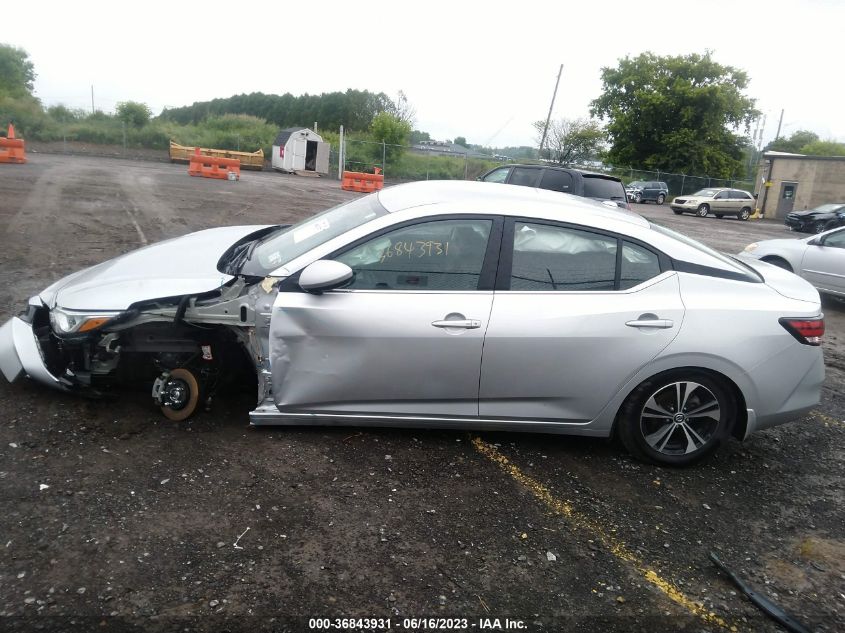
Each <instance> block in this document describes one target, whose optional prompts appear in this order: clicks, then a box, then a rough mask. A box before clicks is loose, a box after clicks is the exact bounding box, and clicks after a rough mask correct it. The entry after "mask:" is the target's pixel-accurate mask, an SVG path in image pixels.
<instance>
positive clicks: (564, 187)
mask: <svg viewBox="0 0 845 633" xmlns="http://www.w3.org/2000/svg"><path fill="white" fill-rule="evenodd" d="M479 180H483V181H484V182H500V183H503V184H508V185H523V186H524V187H539V188H540V189H551V190H552V191H562V192H563V193H571V194H572V195H575V196H583V197H584V198H592V199H593V200H600V201H603V200H610V201H612V202H614V203H616V205H617V206H619V207H622V208H623V209H628V208H629V207H628V197H627V195H626V194H625V186H624V185H623V184H622V181H621V180H619V178H616V177H615V176H608V175H607V174H594V173H591V172H588V171H581V170H580V169H570V168H568V167H547V166H545V165H506V166H504V167H496V168H495V169H491V170H490V171H488V172H487V173H486V174H484V175H483V176H481V177H480V178H479Z"/></svg>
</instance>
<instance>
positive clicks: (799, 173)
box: [757, 151, 845, 218]
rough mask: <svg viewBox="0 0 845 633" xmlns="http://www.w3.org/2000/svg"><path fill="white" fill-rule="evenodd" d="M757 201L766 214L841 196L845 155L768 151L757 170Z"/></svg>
mask: <svg viewBox="0 0 845 633" xmlns="http://www.w3.org/2000/svg"><path fill="white" fill-rule="evenodd" d="M757 184H758V187H757V193H758V194H759V195H758V196H757V204H758V206H759V209H760V211H762V212H763V213H764V214H765V216H766V217H767V218H783V217H785V216H786V214H787V213H789V212H790V211H793V210H795V211H799V210H804V209H812V208H815V207H817V206H819V205H820V204H825V203H828V202H841V201H842V200H845V156H805V155H804V154H788V153H786V152H775V151H770V152H766V153H765V154H763V162H762V164H761V165H760V169H759V171H758V173H757Z"/></svg>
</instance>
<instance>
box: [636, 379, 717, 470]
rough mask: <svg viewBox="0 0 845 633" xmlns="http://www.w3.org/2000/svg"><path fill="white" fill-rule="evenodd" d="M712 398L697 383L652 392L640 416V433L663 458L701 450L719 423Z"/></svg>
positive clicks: (715, 403) (687, 382) (665, 387)
mask: <svg viewBox="0 0 845 633" xmlns="http://www.w3.org/2000/svg"><path fill="white" fill-rule="evenodd" d="M721 417H722V415H721V406H720V405H719V400H718V398H716V396H715V394H714V393H713V392H712V391H710V389H708V388H707V387H705V386H704V385H702V384H699V383H697V382H692V381H680V382H673V383H671V384H668V385H666V386H664V387H661V388H660V389H658V390H657V391H655V392H654V393H653V394H652V395H651V397H650V398H649V399H648V400H646V403H645V405H644V406H643V409H642V412H641V413H640V432H641V433H642V435H643V439H644V440H645V442H646V444H648V445H649V446H650V447H651V448H652V449H654V450H655V451H657V452H658V453H661V454H663V455H689V454H690V453H694V452H696V451H698V450H700V449H701V448H702V447H703V446H705V445H706V444H707V443H708V442H709V441H710V440H711V439H712V438H713V435H714V434H715V433H716V430H717V429H718V427H719V422H720V421H721Z"/></svg>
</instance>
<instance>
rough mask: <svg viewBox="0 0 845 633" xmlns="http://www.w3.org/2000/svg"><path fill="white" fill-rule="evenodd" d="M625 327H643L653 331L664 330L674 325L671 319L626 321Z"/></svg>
mask: <svg viewBox="0 0 845 633" xmlns="http://www.w3.org/2000/svg"><path fill="white" fill-rule="evenodd" d="M625 325H627V326H628V327H645V328H651V329H654V330H666V329H668V328H670V327H673V326H674V325H675V322H674V321H672V319H637V320H635V321H626V322H625Z"/></svg>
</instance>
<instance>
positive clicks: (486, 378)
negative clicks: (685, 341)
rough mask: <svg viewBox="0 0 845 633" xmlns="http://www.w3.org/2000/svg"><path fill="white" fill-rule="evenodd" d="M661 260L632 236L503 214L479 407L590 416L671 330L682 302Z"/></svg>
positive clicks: (514, 414)
mask: <svg viewBox="0 0 845 633" xmlns="http://www.w3.org/2000/svg"><path fill="white" fill-rule="evenodd" d="M620 249H621V252H620ZM617 255H618V257H617ZM617 262H619V263H617ZM667 266H668V263H667V262H666V260H665V259H662V258H661V257H660V255H659V254H658V253H656V252H654V251H653V250H651V249H649V248H648V247H647V246H645V245H642V244H639V243H636V242H634V241H633V240H624V239H622V238H619V237H617V236H614V235H608V234H604V233H600V232H594V231H591V230H585V229H582V228H578V227H574V226H569V225H565V224H562V223H553V222H548V221H545V220H543V221H540V220H531V219H519V220H509V221H507V222H506V224H505V233H504V237H503V244H502V258H501V262H500V264H499V274H498V277H497V282H496V288H497V289H496V296H495V300H494V302H493V311H492V314H491V316H490V324H489V326H488V328H487V336H486V337H485V341H484V354H483V357H482V361H481V387H480V393H479V415H480V416H481V417H482V418H491V417H500V418H507V419H533V420H555V421H561V422H568V423H586V422H588V421H590V420H592V419H594V418H595V417H596V416H597V415H598V414H599V412H600V411H601V410H602V409H603V408H604V406H605V405H606V404H607V403H608V402H609V401H610V399H611V398H612V397H613V396H614V395H615V394H616V393H617V392H618V390H619V389H620V388H621V387H622V386H623V385H624V384H625V383H626V382H627V381H628V380H629V379H630V378H631V376H633V375H634V374H635V373H636V372H637V371H639V370H640V369H641V368H642V367H643V366H645V365H646V364H647V363H648V362H649V361H651V360H652V359H653V358H655V357H656V356H657V355H658V354H659V353H660V352H661V351H662V350H663V349H664V348H665V347H666V346H667V345H668V344H669V343H670V342H671V341H672V340H673V339H674V338H675V336H677V334H678V331H679V329H680V327H681V322H682V320H683V317H684V307H683V304H682V302H681V297H680V290H679V285H678V279H677V275H676V274H675V273H674V272H672V271H668V270H666V271H664V270H662V269H663V268H666V267H667Z"/></svg>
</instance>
